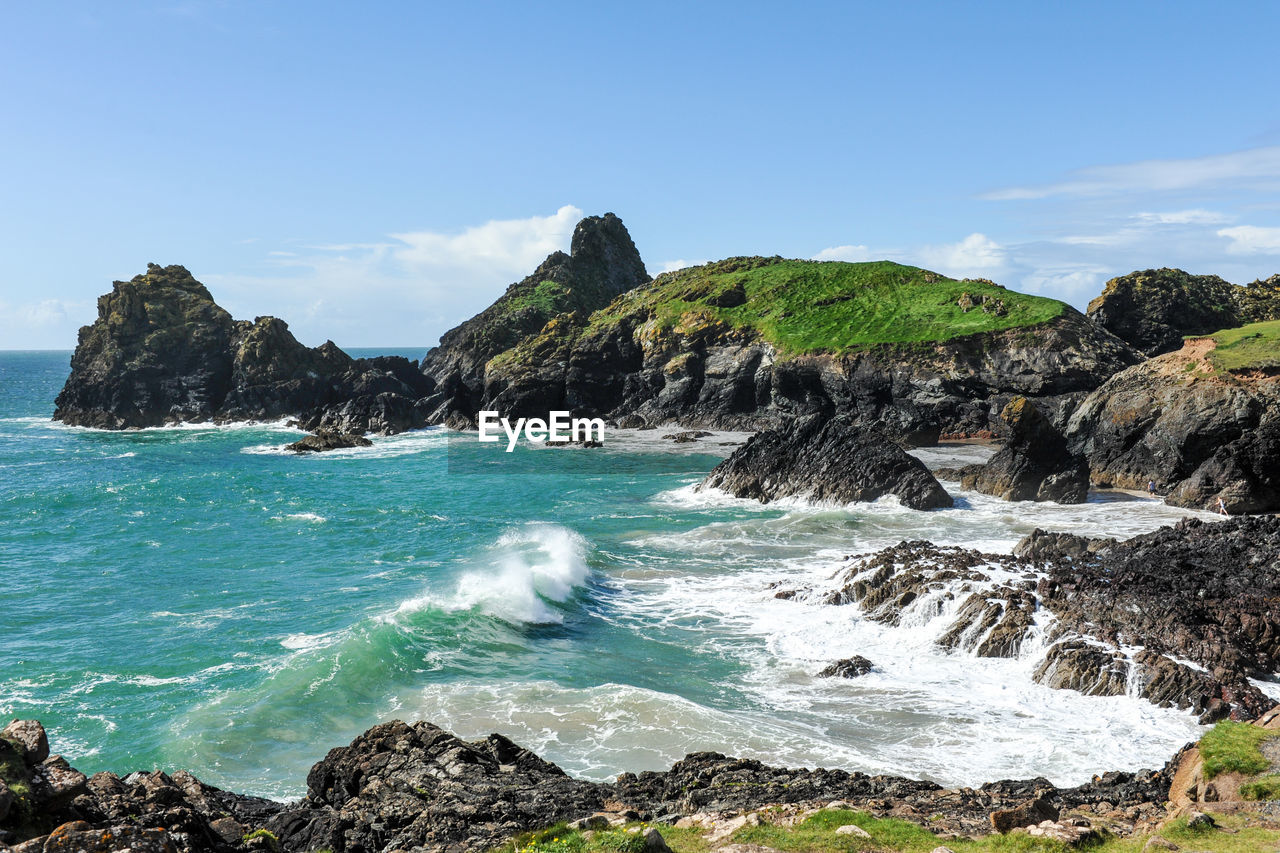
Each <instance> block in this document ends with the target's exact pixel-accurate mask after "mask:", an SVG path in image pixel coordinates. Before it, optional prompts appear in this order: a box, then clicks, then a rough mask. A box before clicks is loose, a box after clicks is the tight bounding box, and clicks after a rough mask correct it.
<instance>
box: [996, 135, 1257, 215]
mask: <svg viewBox="0 0 1280 853" xmlns="http://www.w3.org/2000/svg"><path fill="white" fill-rule="evenodd" d="M1071 174H1072V176H1071V178H1070V179H1068V180H1065V181H1059V182H1057V183H1051V184H1042V185H1039V186H1023V187H1007V188H1005V189H1001V190H996V191H994V192H990V193H987V194H986V195H984V196H982V198H985V199H989V200H993V201H1010V200H1015V201H1016V200H1026V199H1041V198H1049V197H1051V196H1099V195H1109V194H1113V193H1135V192H1163V191H1169V190H1190V189H1206V188H1211V187H1218V188H1225V187H1241V188H1245V189H1253V190H1257V191H1270V190H1272V189H1274V187H1275V182H1277V181H1280V146H1275V145H1273V146H1268V147H1265V148H1253V149H1250V150H1247V151H1233V152H1230V153H1227V154H1211V155H1208V156H1205V157H1187V158H1181V159H1169V160H1143V161H1139V162H1136V163H1122V164H1118V165H1107V166H1090V167H1088V168H1084V169H1078V170H1076V171H1075V172H1073V173H1071ZM1260 182H1261V183H1260Z"/></svg>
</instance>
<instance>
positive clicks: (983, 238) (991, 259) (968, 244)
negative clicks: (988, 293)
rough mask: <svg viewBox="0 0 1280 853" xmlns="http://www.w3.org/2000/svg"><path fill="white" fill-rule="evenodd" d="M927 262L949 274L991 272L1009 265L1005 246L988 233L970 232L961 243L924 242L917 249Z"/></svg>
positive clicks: (931, 267)
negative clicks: (937, 244)
mask: <svg viewBox="0 0 1280 853" xmlns="http://www.w3.org/2000/svg"><path fill="white" fill-rule="evenodd" d="M916 254H917V257H919V258H920V260H921V261H922V262H923V265H924V266H926V267H928V268H929V269H933V270H937V271H938V272H940V273H943V274H945V275H949V276H953V277H957V278H964V277H966V276H978V277H984V276H991V275H994V274H996V273H998V272H1000V271H1001V270H1003V269H1005V267H1006V265H1007V263H1008V258H1007V256H1006V253H1005V250H1004V247H1003V246H1001V245H1000V244H999V243H997V242H996V241H995V240H992V239H991V238H990V237H988V236H987V235H985V234H978V233H974V234H970V235H969V236H968V237H965V238H964V239H963V240H961V241H960V242H959V243H946V244H943V245H939V246H924V247H922V248H921V249H919V251H918V252H917V253H916Z"/></svg>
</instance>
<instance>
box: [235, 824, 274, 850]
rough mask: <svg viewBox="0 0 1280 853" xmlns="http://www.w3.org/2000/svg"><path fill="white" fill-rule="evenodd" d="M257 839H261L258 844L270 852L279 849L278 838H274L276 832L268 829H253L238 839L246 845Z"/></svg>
mask: <svg viewBox="0 0 1280 853" xmlns="http://www.w3.org/2000/svg"><path fill="white" fill-rule="evenodd" d="M259 839H261V840H262V842H261V845H260V846H265V847H266V849H267V850H270V851H272V853H276V851H279V849H280V839H278V838H276V834H275V833H274V832H272V831H271V830H269V829H255V830H254V831H253V832H246V833H245V834H244V837H243V838H241V839H240V843H241V844H245V845H248V844H250V843H251V842H254V841H258V840H259Z"/></svg>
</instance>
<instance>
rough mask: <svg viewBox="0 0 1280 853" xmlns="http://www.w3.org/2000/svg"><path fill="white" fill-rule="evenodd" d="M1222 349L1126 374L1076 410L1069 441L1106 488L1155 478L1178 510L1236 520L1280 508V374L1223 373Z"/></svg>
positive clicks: (1207, 346)
mask: <svg viewBox="0 0 1280 853" xmlns="http://www.w3.org/2000/svg"><path fill="white" fill-rule="evenodd" d="M1213 349H1214V342H1213V341H1212V340H1211V339H1207V338H1204V339H1193V340H1190V341H1188V342H1187V343H1186V344H1185V345H1184V346H1183V347H1182V349H1180V350H1178V351H1177V352H1171V353H1166V354H1165V355H1161V356H1157V357H1156V358H1152V359H1150V360H1148V361H1146V362H1143V363H1142V364H1139V365H1136V366H1134V367H1131V368H1129V369H1127V370H1124V371H1122V372H1120V373H1118V374H1116V375H1115V376H1113V377H1112V378H1111V379H1109V380H1108V381H1107V382H1106V383H1105V384H1104V385H1103V386H1102V387H1101V388H1099V389H1098V390H1097V391H1095V392H1093V393H1092V394H1090V395H1089V396H1088V397H1086V398H1085V400H1084V401H1083V402H1082V403H1081V404H1080V405H1079V407H1078V408H1077V409H1076V410H1075V411H1074V412H1073V413H1072V415H1071V417H1070V420H1069V421H1068V423H1067V426H1066V430H1065V432H1066V436H1067V440H1068V444H1069V446H1070V448H1071V449H1072V451H1074V452H1076V453H1078V454H1080V455H1082V456H1084V457H1085V458H1086V459H1087V460H1088V462H1089V468H1090V471H1091V476H1092V479H1093V482H1094V483H1095V484H1097V485H1100V486H1117V487H1121V488H1128V489H1143V490H1145V489H1146V487H1147V483H1148V482H1150V481H1154V482H1155V484H1156V487H1157V489H1158V490H1159V491H1160V492H1161V493H1167V494H1168V495H1169V497H1168V500H1169V502H1171V503H1174V504H1177V505H1179V506H1189V507H1196V508H1200V509H1216V508H1217V500H1218V498H1222V500H1223V502H1224V503H1225V504H1226V507H1227V510H1228V511H1229V512H1231V513H1240V512H1266V511H1272V510H1275V509H1280V466H1277V463H1276V460H1277V458H1280V457H1277V456H1276V449H1277V441H1278V440H1280V376H1277V375H1275V374H1274V373H1272V372H1268V371H1241V372H1232V371H1225V370H1222V369H1220V368H1219V367H1218V366H1216V365H1215V364H1214V362H1213V359H1212V354H1213Z"/></svg>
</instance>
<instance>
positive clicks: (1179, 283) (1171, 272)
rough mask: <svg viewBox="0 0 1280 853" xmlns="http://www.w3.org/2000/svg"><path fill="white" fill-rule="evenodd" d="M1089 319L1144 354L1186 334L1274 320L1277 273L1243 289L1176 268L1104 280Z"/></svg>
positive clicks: (1177, 342)
mask: <svg viewBox="0 0 1280 853" xmlns="http://www.w3.org/2000/svg"><path fill="white" fill-rule="evenodd" d="M1088 314H1089V318H1090V319H1091V320H1093V321H1094V322H1095V323H1098V324H1099V325H1101V326H1102V327H1103V328H1105V329H1107V330H1108V331H1110V332H1112V333H1113V334H1115V335H1116V336H1117V337H1119V338H1120V339H1121V340H1124V341H1126V342H1127V343H1129V344H1130V345H1131V346H1133V347H1135V348H1136V349H1138V350H1141V351H1142V352H1143V353H1145V354H1146V355H1149V356H1154V355H1160V354H1162V353H1166V352H1172V351H1174V350H1176V349H1178V348H1179V347H1181V346H1182V339H1183V338H1184V337H1186V336H1189V335H1204V334H1207V333H1209V332H1215V331H1217V330H1219V329H1229V328H1232V327H1235V326H1243V325H1246V324H1248V323H1257V322H1262V321H1265V320H1276V319H1280V275H1273V276H1271V278H1268V279H1266V280H1265V281H1264V280H1258V281H1255V282H1252V283H1250V284H1247V285H1243V286H1242V285H1238V284H1231V283H1230V282H1227V281H1224V280H1223V279H1221V278H1219V277H1218V276H1216V275H1192V274H1191V273H1188V272H1184V271H1183V270H1179V269H1168V268H1163V269H1158V270H1135V271H1134V272H1131V273H1129V274H1128V275H1122V276H1118V277H1117V278H1113V279H1111V280H1110V281H1108V282H1107V284H1106V287H1105V288H1104V289H1103V291H1102V293H1101V294H1100V295H1099V296H1098V297H1097V298H1095V299H1094V300H1093V301H1092V302H1090V303H1089V310H1088Z"/></svg>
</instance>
